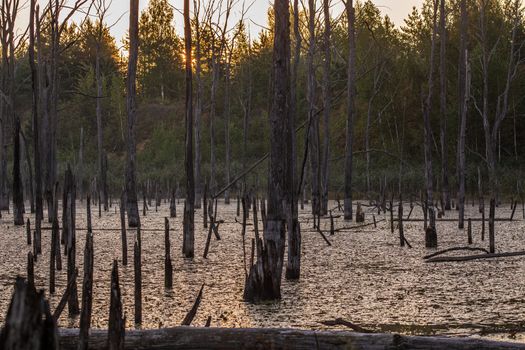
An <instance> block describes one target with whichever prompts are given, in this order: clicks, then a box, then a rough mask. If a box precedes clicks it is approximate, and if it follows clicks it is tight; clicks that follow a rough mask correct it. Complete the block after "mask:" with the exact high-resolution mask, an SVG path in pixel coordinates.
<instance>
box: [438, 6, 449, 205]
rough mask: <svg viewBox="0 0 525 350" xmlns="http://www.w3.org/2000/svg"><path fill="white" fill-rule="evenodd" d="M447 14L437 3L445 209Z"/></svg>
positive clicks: (447, 187)
mask: <svg viewBox="0 0 525 350" xmlns="http://www.w3.org/2000/svg"><path fill="white" fill-rule="evenodd" d="M446 21H447V14H446V6H445V0H440V5H439V46H440V47H439V49H440V50H439V85H440V95H439V104H440V117H441V118H440V120H441V123H440V127H441V130H440V131H441V132H440V138H439V139H440V142H441V193H442V194H441V195H442V199H443V202H444V204H445V210H450V184H449V176H448V140H447V119H448V109H447V61H446V58H447V27H446V25H447V23H446Z"/></svg>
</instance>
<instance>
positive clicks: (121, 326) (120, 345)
mask: <svg viewBox="0 0 525 350" xmlns="http://www.w3.org/2000/svg"><path fill="white" fill-rule="evenodd" d="M124 337H125V323H124V319H123V318H122V301H121V299H120V285H119V278H118V264H117V260H114V261H113V269H112V271H111V293H110V302H109V323H108V346H107V347H108V349H109V350H124Z"/></svg>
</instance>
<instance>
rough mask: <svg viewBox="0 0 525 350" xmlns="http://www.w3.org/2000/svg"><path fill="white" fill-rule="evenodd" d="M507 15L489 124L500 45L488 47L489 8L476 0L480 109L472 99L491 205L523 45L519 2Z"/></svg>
mask: <svg viewBox="0 0 525 350" xmlns="http://www.w3.org/2000/svg"><path fill="white" fill-rule="evenodd" d="M508 6H509V12H510V13H511V16H510V18H508V21H509V22H508V24H509V25H510V28H511V29H510V30H511V33H510V40H509V47H508V62H507V72H506V77H505V81H504V88H503V91H502V92H501V93H500V94H499V95H498V98H497V101H496V106H495V109H494V110H495V112H494V117H493V120H492V121H491V120H490V119H491V118H490V117H489V114H490V105H489V103H490V101H489V88H490V86H491V85H490V84H489V74H490V63H491V60H492V58H493V57H494V53H495V48H496V47H497V46H498V45H499V43H500V40H499V39H498V40H497V41H496V43H495V44H494V46H492V48H489V42H488V30H487V26H488V24H487V18H486V12H487V8H488V0H479V11H480V16H479V32H480V33H479V38H480V46H481V74H482V80H483V83H482V85H483V92H482V103H483V104H482V107H481V108H480V107H479V106H478V104H477V103H476V100H475V99H473V100H474V106H475V107H476V110H477V111H478V113H479V114H480V115H481V119H482V121H483V131H484V135H485V157H486V158H485V160H486V163H487V170H488V176H489V190H490V196H491V202H492V201H495V200H496V196H497V192H498V180H497V169H496V167H497V160H496V151H497V145H498V138H499V134H500V129H501V124H502V122H503V120H504V119H505V118H506V117H507V115H508V111H509V95H510V92H511V87H512V83H513V82H514V80H515V78H516V76H517V73H518V68H519V67H520V63H521V61H522V59H521V57H520V51H521V48H522V46H523V43H522V44H520V43H518V42H517V39H518V38H517V35H518V30H519V26H520V22H521V17H522V9H521V2H520V1H518V0H515V1H512V2H509V3H508ZM489 228H490V226H489ZM489 236H490V240H491V245H490V252H491V253H494V244H493V241H494V232H493V230H490V232H489Z"/></svg>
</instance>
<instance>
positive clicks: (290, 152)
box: [285, 0, 301, 279]
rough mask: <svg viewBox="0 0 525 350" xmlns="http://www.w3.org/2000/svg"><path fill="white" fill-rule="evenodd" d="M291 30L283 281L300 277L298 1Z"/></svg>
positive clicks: (299, 34) (299, 53)
mask: <svg viewBox="0 0 525 350" xmlns="http://www.w3.org/2000/svg"><path fill="white" fill-rule="evenodd" d="M293 12H294V18H293V31H294V36H295V48H294V51H295V52H294V56H293V63H292V69H291V83H290V103H289V105H290V112H289V113H290V116H289V118H288V123H287V129H286V131H287V133H288V136H287V137H289V139H290V142H289V143H288V144H287V152H286V171H287V185H286V187H285V191H286V209H285V210H286V221H287V231H288V262H287V264H286V275H285V276H286V278H287V279H298V278H299V277H300V275H301V227H300V223H299V220H298V206H297V205H298V198H299V196H300V195H301V188H297V182H298V181H297V169H296V161H297V150H296V136H295V130H294V128H295V119H296V116H297V76H298V70H299V64H300V60H301V32H300V31H299V0H294V2H293Z"/></svg>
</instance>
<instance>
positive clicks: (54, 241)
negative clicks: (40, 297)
mask: <svg viewBox="0 0 525 350" xmlns="http://www.w3.org/2000/svg"><path fill="white" fill-rule="evenodd" d="M55 218H56V215H55ZM55 222H56V220H53V228H52V229H51V252H50V254H49V255H50V259H49V294H55V267H56V256H55V255H56V253H57V250H59V253H58V254H59V255H60V248H59V249H57V247H56V244H57V241H58V240H57V239H56V234H57V230H55Z"/></svg>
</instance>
